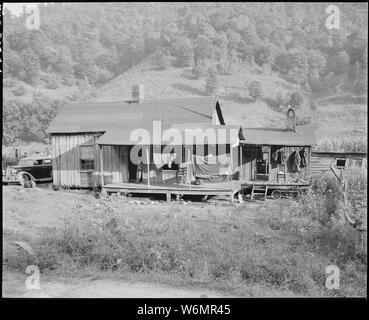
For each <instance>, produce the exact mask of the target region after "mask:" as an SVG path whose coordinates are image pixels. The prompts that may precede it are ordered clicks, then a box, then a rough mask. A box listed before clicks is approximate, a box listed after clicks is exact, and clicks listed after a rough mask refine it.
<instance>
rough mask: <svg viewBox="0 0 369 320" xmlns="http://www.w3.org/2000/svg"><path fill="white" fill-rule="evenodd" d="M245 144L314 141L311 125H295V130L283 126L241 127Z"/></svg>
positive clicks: (309, 142) (307, 144)
mask: <svg viewBox="0 0 369 320" xmlns="http://www.w3.org/2000/svg"><path fill="white" fill-rule="evenodd" d="M242 131H243V135H244V137H245V140H242V141H241V142H242V143H245V144H258V145H285V146H310V145H312V144H314V143H315V134H314V130H313V128H311V127H307V126H305V127H302V126H298V127H296V132H293V131H290V130H288V129H284V128H242Z"/></svg>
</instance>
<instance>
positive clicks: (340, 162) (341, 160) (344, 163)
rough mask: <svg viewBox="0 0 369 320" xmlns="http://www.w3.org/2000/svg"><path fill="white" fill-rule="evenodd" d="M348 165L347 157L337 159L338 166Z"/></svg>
mask: <svg viewBox="0 0 369 320" xmlns="http://www.w3.org/2000/svg"><path fill="white" fill-rule="evenodd" d="M345 166H346V159H342V158H341V159H336V167H343V168H344V167H345Z"/></svg>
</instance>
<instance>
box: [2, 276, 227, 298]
mask: <svg viewBox="0 0 369 320" xmlns="http://www.w3.org/2000/svg"><path fill="white" fill-rule="evenodd" d="M27 276H28V275H27V274H21V273H16V272H11V271H7V270H5V272H4V271H3V297H7V298H14V297H18V298H159V297H160V298H205V297H207V298H221V297H224V296H225V295H224V294H222V293H218V292H215V291H209V290H206V289H199V290H191V289H184V288H173V287H169V286H166V285H159V284H154V283H147V282H137V281H124V280H111V279H106V280H94V279H91V278H87V279H75V278H73V279H71V278H60V277H50V276H47V277H46V279H43V277H42V276H41V278H40V289H27V288H26V285H25V281H26V278H27ZM227 297H229V296H228V295H227Z"/></svg>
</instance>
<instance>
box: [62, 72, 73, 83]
mask: <svg viewBox="0 0 369 320" xmlns="http://www.w3.org/2000/svg"><path fill="white" fill-rule="evenodd" d="M62 81H63V83H64V84H65V85H67V86H75V85H76V78H75V77H74V76H73V75H72V74H64V75H62Z"/></svg>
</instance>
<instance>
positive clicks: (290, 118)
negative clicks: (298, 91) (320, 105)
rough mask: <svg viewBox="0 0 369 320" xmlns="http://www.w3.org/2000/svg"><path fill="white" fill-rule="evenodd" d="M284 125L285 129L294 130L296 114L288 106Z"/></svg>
mask: <svg viewBox="0 0 369 320" xmlns="http://www.w3.org/2000/svg"><path fill="white" fill-rule="evenodd" d="M286 127H287V130H289V131H293V132H296V114H295V110H293V109H292V108H291V107H290V106H289V108H288V110H287V116H286Z"/></svg>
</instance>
